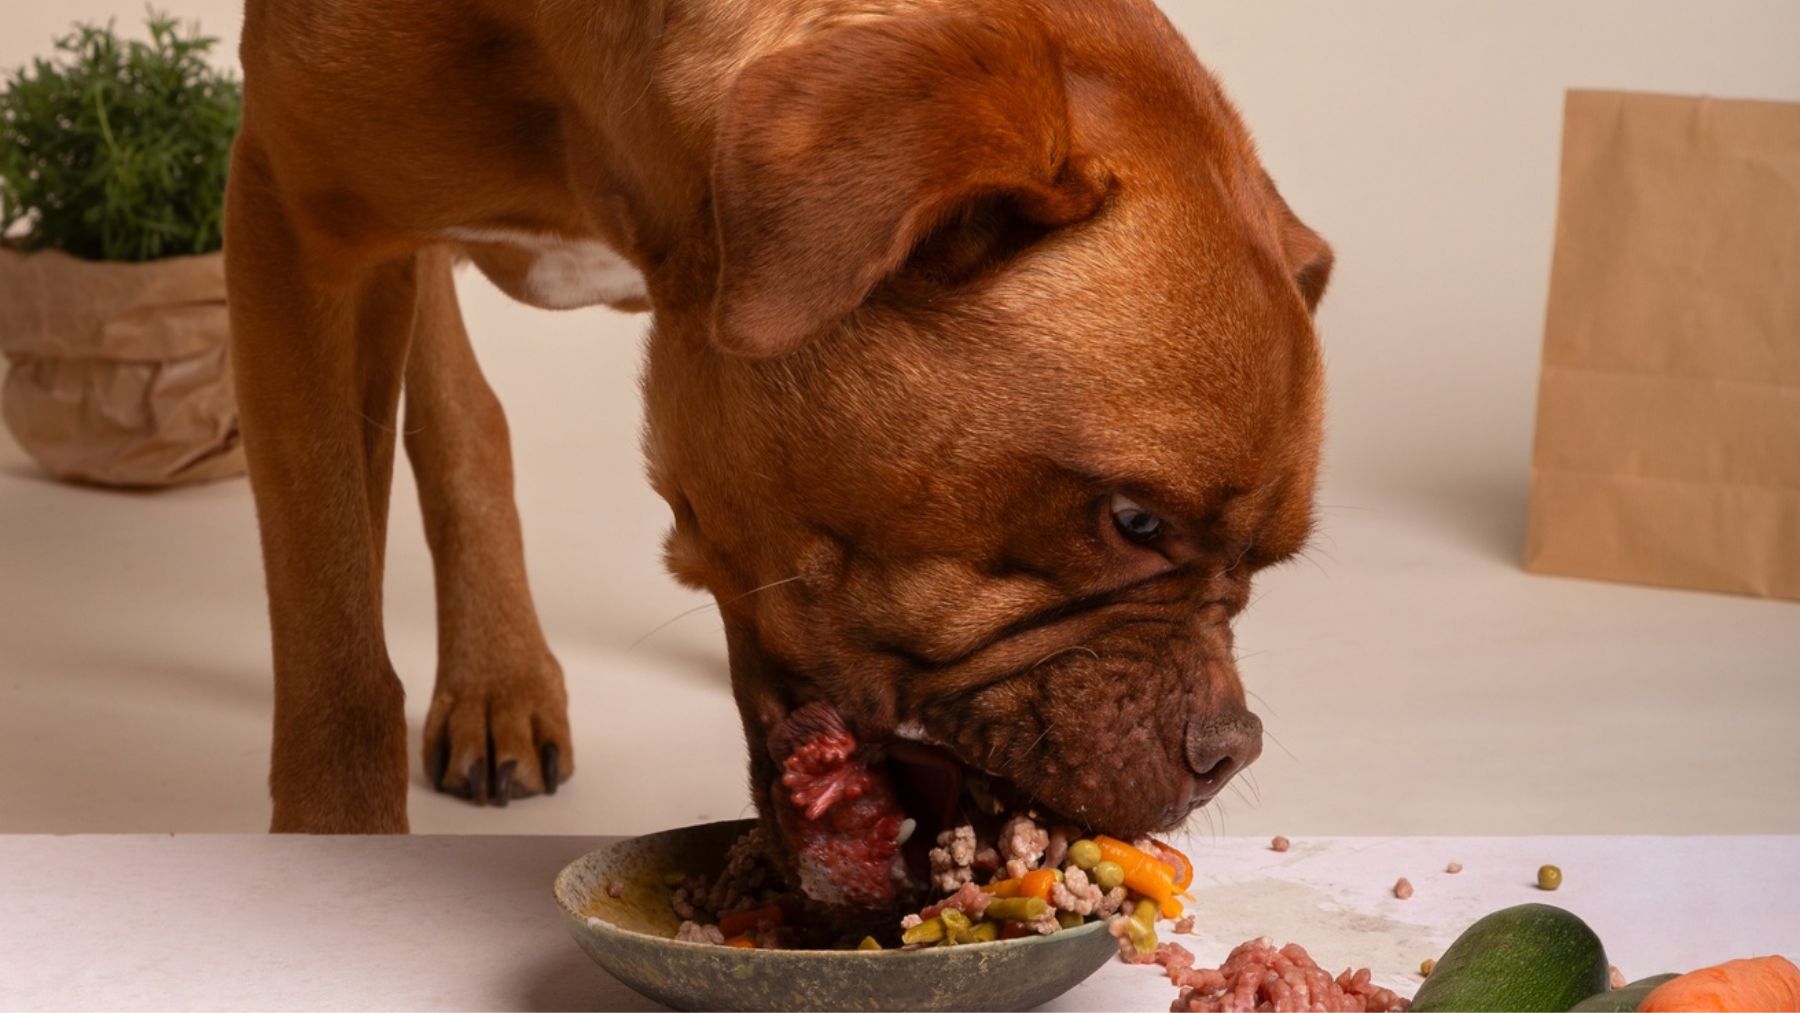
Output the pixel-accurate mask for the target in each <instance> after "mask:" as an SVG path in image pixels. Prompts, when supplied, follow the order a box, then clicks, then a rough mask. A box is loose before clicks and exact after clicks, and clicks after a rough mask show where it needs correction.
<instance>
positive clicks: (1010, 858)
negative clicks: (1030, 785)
mask: <svg viewBox="0 0 1800 1013" xmlns="http://www.w3.org/2000/svg"><path fill="white" fill-rule="evenodd" d="M998 846H999V849H1000V857H1001V858H1003V859H1005V860H1006V875H1007V876H1008V878H1011V879H1017V878H1019V877H1020V876H1023V875H1025V874H1026V873H1027V872H1030V871H1031V870H1033V869H1035V868H1037V867H1038V865H1039V864H1040V863H1042V862H1043V860H1044V852H1045V851H1046V850H1047V849H1048V848H1049V847H1050V833H1049V831H1047V830H1045V829H1044V828H1043V827H1040V826H1038V825H1037V821H1036V820H1034V819H1032V818H1031V817H1030V816H1025V815H1021V816H1014V817H1013V818H1012V819H1010V820H1007V821H1006V825H1005V826H1003V827H1001V828H1000V841H999V845H998Z"/></svg>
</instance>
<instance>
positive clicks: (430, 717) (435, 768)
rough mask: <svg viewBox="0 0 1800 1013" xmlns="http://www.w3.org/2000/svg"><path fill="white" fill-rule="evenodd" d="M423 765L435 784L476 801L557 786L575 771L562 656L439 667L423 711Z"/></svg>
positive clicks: (498, 800)
mask: <svg viewBox="0 0 1800 1013" xmlns="http://www.w3.org/2000/svg"><path fill="white" fill-rule="evenodd" d="M425 769H426V771H427V772H428V773H429V775H430V777H431V784H432V787H434V788H436V789H437V790H438V791H441V792H445V793H447V794H450V795H455V796H458V797H459V798H466V799H468V800H470V801H471V802H474V803H476V804H477V805H488V804H490V803H491V804H493V805H498V806H503V805H506V804H507V803H508V802H510V801H512V800H513V799H515V798H528V797H530V796H532V795H537V794H546V795H554V794H556V789H557V786H558V785H560V784H561V783H562V782H564V781H567V780H568V779H569V777H570V775H572V774H573V773H575V752H574V749H573V747H572V746H571V744H570V741H569V698H568V694H567V692H565V691H564V689H563V678H562V667H561V666H560V665H558V664H557V663H556V659H555V658H553V657H551V656H549V655H548V654H546V655H544V657H543V658H542V660H541V661H539V662H538V663H536V664H534V665H530V666H527V667H524V668H513V667H508V666H484V667H481V668H480V669H478V670H474V671H462V672H440V673H439V674H438V681H437V688H436V689H435V690H433V691H432V695H431V709H430V710H429V711H428V712H427V714H426V716H425Z"/></svg>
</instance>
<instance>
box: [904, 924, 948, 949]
mask: <svg viewBox="0 0 1800 1013" xmlns="http://www.w3.org/2000/svg"><path fill="white" fill-rule="evenodd" d="M943 938H944V920H943V919H942V918H933V919H931V920H930V921H928V922H920V923H919V924H917V925H914V926H913V927H912V928H910V929H907V930H906V931H905V932H902V933H900V941H901V942H902V943H905V944H906V945H908V946H911V945H913V944H914V943H935V942H937V941H939V940H941V939H943Z"/></svg>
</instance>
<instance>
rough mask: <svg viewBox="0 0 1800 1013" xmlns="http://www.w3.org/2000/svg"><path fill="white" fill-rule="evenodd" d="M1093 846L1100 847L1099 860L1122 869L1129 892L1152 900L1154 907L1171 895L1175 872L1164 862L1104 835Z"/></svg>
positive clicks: (1099, 836) (1172, 893) (1098, 837)
mask: <svg viewBox="0 0 1800 1013" xmlns="http://www.w3.org/2000/svg"><path fill="white" fill-rule="evenodd" d="M1094 843H1095V844H1098V845H1100V856H1101V857H1102V858H1104V859H1105V860H1107V861H1109V862H1117V863H1118V864H1119V868H1121V869H1124V870H1125V885H1126V886H1127V887H1129V888H1130V889H1132V890H1133V891H1136V892H1137V893H1141V894H1143V895H1144V896H1146V897H1148V898H1150V899H1151V900H1153V901H1156V903H1157V904H1158V905H1161V904H1162V903H1163V902H1165V901H1167V900H1169V899H1170V898H1171V897H1173V896H1174V894H1175V870H1174V869H1171V868H1170V867H1169V866H1168V863H1166V862H1163V861H1161V860H1160V859H1156V858H1152V857H1150V856H1149V855H1147V854H1145V853H1144V852H1142V851H1140V850H1138V849H1137V848H1134V847H1132V846H1131V845H1129V844H1126V843H1125V842H1124V841H1121V840H1117V839H1115V838H1112V837H1108V836H1106V835H1105V834H1098V835H1096V836H1095V837H1094Z"/></svg>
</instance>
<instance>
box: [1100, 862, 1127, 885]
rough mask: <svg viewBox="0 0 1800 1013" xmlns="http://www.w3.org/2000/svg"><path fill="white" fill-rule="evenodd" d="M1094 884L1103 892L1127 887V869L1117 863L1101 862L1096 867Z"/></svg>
mask: <svg viewBox="0 0 1800 1013" xmlns="http://www.w3.org/2000/svg"><path fill="white" fill-rule="evenodd" d="M1094 882H1095V883H1096V884H1097V885H1098V886H1099V887H1100V889H1102V890H1117V889H1118V888H1119V887H1121V886H1124V885H1125V867H1124V866H1123V865H1120V864H1119V863H1117V862H1100V863H1097V864H1096V865H1095V866H1094Z"/></svg>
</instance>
